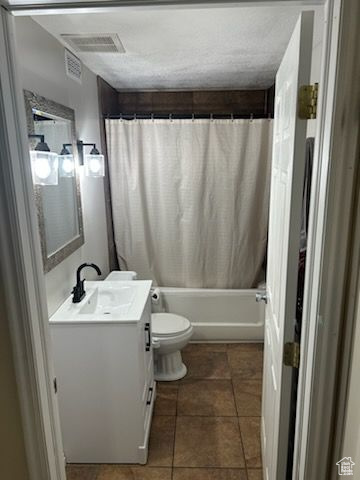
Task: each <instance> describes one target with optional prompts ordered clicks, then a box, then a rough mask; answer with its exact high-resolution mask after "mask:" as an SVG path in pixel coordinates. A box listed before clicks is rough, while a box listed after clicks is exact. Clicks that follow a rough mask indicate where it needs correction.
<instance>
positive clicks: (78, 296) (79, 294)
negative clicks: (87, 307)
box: [71, 263, 101, 303]
mask: <svg viewBox="0 0 360 480" xmlns="http://www.w3.org/2000/svg"><path fill="white" fill-rule="evenodd" d="M85 267H92V268H93V269H95V270H96V272H97V274H98V275H101V270H100V268H99V267H98V266H97V265H95V263H83V264H81V265H80V267H79V268H78V269H77V271H76V285H75V287H74V288H73V289H72V292H71V293H72V294H73V299H72V301H73V303H79V302H81V300H82V299H83V298H84V297H85V295H86V292H85V288H84V282H85V279H84V280H81V279H80V273H81V270H82V269H83V268H85Z"/></svg>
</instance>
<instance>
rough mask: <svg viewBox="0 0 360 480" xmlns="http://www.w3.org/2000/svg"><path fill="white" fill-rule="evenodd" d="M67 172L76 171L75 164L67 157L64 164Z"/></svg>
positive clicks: (63, 166)
mask: <svg viewBox="0 0 360 480" xmlns="http://www.w3.org/2000/svg"><path fill="white" fill-rule="evenodd" d="M62 168H63V170H64V172H65V173H72V172H73V171H74V164H73V162H72V161H71V160H70V159H69V158H65V159H64V161H63V164H62Z"/></svg>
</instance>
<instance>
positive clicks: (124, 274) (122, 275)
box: [105, 270, 137, 282]
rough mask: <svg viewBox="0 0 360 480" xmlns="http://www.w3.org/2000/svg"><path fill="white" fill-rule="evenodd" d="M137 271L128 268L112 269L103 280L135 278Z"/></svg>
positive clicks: (113, 280) (114, 280) (112, 280)
mask: <svg viewBox="0 0 360 480" xmlns="http://www.w3.org/2000/svg"><path fill="white" fill-rule="evenodd" d="M136 279H137V273H136V272H132V271H130V270H114V271H112V272H110V273H109V275H108V276H107V277H106V278H105V281H106V280H107V281H111V282H116V281H121V280H122V281H129V280H136Z"/></svg>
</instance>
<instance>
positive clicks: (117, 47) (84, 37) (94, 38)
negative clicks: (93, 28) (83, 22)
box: [61, 33, 125, 53]
mask: <svg viewBox="0 0 360 480" xmlns="http://www.w3.org/2000/svg"><path fill="white" fill-rule="evenodd" d="M61 37H62V39H63V40H64V41H65V42H67V43H68V44H69V45H70V46H71V47H72V48H73V49H74V50H75V51H76V52H78V53H124V52H125V49H124V47H123V45H122V43H121V41H120V38H119V37H118V35H117V34H116V33H103V34H99V33H97V34H91V33H83V34H79V35H75V34H74V35H72V34H65V33H63V34H61Z"/></svg>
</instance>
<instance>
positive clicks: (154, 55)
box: [33, 6, 321, 90]
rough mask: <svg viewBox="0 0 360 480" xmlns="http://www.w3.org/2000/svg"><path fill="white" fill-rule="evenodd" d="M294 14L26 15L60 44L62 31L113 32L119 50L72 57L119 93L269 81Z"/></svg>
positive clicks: (242, 10) (269, 10)
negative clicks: (117, 38)
mask: <svg viewBox="0 0 360 480" xmlns="http://www.w3.org/2000/svg"><path fill="white" fill-rule="evenodd" d="M316 8H317V9H319V8H321V7H315V9H316ZM307 9H309V7H307ZM300 11H301V7H284V6H281V7H252V8H247V7H232V8H229V7H221V8H220V7H216V8H215V7H212V8H188V9H184V8H161V9H130V8H123V9H121V10H119V11H117V12H115V13H114V12H112V13H97V14H89V13H87V14H72V15H45V16H36V17H33V18H34V19H35V20H36V21H37V22H38V23H39V24H40V25H41V26H42V27H43V28H45V29H46V30H47V31H48V32H50V33H51V34H52V35H54V36H55V37H56V38H58V39H59V41H61V42H62V43H64V42H63V41H62V40H61V37H60V34H62V33H67V34H69V33H77V34H80V33H91V34H94V33H117V34H118V35H119V37H120V40H121V41H122V43H123V45H124V48H125V53H123V54H111V53H107V54H95V53H86V54H79V53H77V56H79V57H80V59H81V60H82V61H83V63H84V64H85V65H86V66H87V67H88V68H90V70H92V71H93V72H95V73H96V74H98V75H100V76H101V77H103V78H104V79H105V80H106V81H108V82H109V83H110V84H111V85H112V86H113V87H115V88H117V89H119V90H121V89H129V90H135V89H141V90H145V89H150V90H151V89H155V90H163V89H168V90H174V89H227V88H231V89H246V88H267V87H269V86H271V85H272V84H273V83H274V78H275V73H276V70H277V68H278V66H279V64H280V61H281V58H282V56H283V53H284V51H285V48H286V45H287V43H288V41H289V38H290V36H291V32H292V30H293V28H294V25H295V23H296V19H297V17H298V15H299V13H300Z"/></svg>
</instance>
